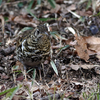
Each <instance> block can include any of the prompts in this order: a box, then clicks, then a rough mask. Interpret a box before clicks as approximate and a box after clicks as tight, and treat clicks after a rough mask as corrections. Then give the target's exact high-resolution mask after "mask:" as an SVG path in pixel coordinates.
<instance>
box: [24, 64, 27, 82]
mask: <svg viewBox="0 0 100 100" xmlns="http://www.w3.org/2000/svg"><path fill="white" fill-rule="evenodd" d="M24 76H25V80H26V81H27V77H26V66H25V65H24Z"/></svg>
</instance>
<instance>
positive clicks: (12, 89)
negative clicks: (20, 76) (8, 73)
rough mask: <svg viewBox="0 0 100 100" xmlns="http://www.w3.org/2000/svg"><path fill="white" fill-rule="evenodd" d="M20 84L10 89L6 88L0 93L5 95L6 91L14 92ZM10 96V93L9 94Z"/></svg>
mask: <svg viewBox="0 0 100 100" xmlns="http://www.w3.org/2000/svg"><path fill="white" fill-rule="evenodd" d="M20 87H21V86H17V87H14V88H11V89H8V90H5V91H3V92H1V93H0V95H5V94H6V93H9V92H10V93H12V92H14V91H15V90H17V89H19V88H20ZM10 96H11V95H10Z"/></svg>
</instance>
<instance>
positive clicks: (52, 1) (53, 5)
mask: <svg viewBox="0 0 100 100" xmlns="http://www.w3.org/2000/svg"><path fill="white" fill-rule="evenodd" d="M48 2H49V3H50V5H51V6H52V7H53V8H55V7H56V3H55V1H54V0H48Z"/></svg>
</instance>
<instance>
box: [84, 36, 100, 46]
mask: <svg viewBox="0 0 100 100" xmlns="http://www.w3.org/2000/svg"><path fill="white" fill-rule="evenodd" d="M84 39H85V40H86V42H87V43H88V44H100V38H99V37H94V36H91V37H90V36H89V37H84Z"/></svg>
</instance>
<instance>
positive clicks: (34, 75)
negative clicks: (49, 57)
mask: <svg viewBox="0 0 100 100" xmlns="http://www.w3.org/2000/svg"><path fill="white" fill-rule="evenodd" d="M35 77H36V69H34V71H33V77H32V85H33V83H34V79H35Z"/></svg>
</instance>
